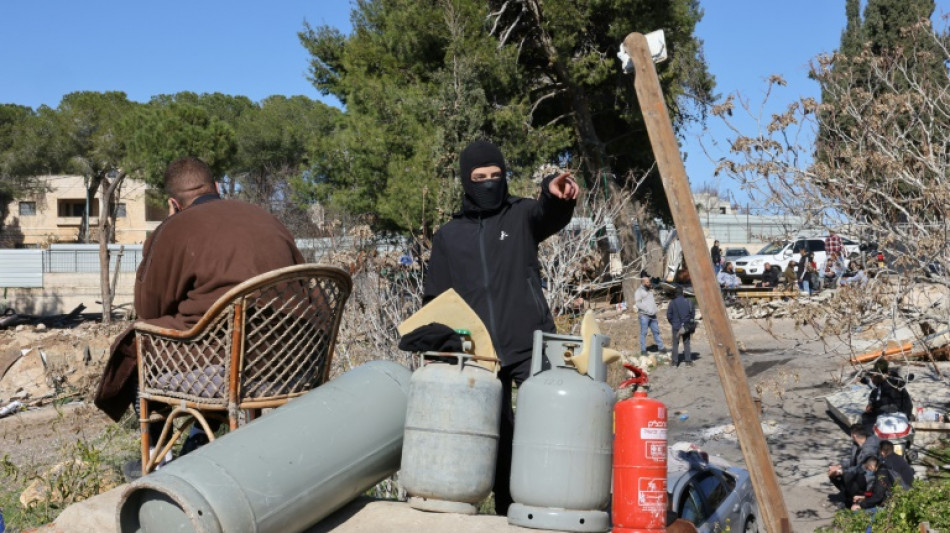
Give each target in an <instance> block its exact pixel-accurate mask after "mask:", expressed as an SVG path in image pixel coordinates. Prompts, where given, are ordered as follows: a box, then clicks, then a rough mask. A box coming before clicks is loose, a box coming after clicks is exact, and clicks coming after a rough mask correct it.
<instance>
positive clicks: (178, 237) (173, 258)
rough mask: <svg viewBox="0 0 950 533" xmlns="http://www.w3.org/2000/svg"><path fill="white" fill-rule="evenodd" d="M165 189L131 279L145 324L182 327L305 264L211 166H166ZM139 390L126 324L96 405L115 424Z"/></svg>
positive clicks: (183, 162)
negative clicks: (232, 292)
mask: <svg viewBox="0 0 950 533" xmlns="http://www.w3.org/2000/svg"><path fill="white" fill-rule="evenodd" d="M165 192H166V193H168V194H169V196H170V198H169V199H168V205H169V216H168V218H166V219H165V221H164V222H162V224H161V225H160V226H159V227H158V228H156V229H155V231H154V232H153V233H152V234H151V235H150V236H149V238H148V239H147V240H146V241H145V246H144V250H143V257H142V262H141V264H140V265H139V268H138V272H137V273H136V278H135V302H134V304H135V312H136V314H137V315H138V317H139V319H140V320H142V321H144V322H145V323H148V324H152V325H156V326H160V327H164V328H171V329H176V330H186V329H188V328H190V327H192V326H194V325H195V324H196V323H197V322H198V320H200V319H201V317H202V316H203V315H204V313H205V312H206V311H207V310H208V309H209V308H210V307H211V305H212V304H213V303H214V302H215V301H216V300H217V299H218V298H219V297H220V296H222V295H223V294H224V293H225V292H227V291H228V290H229V289H231V288H232V287H234V286H235V285H237V284H239V283H241V282H243V281H246V280H248V279H250V278H252V277H254V276H257V275H259V274H263V273H265V272H269V271H271V270H275V269H278V268H283V267H287V266H292V265H296V264H301V263H303V262H304V260H303V256H302V255H301V254H300V251H299V250H297V246H296V245H295V244H294V239H293V236H292V235H291V234H290V232H289V231H287V228H285V227H284V226H283V224H281V223H280V221H278V220H277V219H276V218H275V217H274V216H273V215H271V214H270V213H268V212H267V211H265V210H263V209H261V208H260V207H257V206H255V205H251V204H248V203H245V202H240V201H237V200H222V199H221V197H220V196H218V193H217V187H216V185H215V182H214V176H213V175H212V172H211V169H210V168H209V167H208V165H207V164H205V163H204V162H203V161H201V160H200V159H198V158H195V157H185V158H182V159H179V160H177V161H175V162H173V163H172V164H170V165H169V166H168V169H167V170H166V171H165ZM137 386H138V378H137V367H136V351H135V335H134V330H133V329H132V328H131V327H130V328H128V329H127V330H125V331H124V332H123V333H122V334H120V335H119V336H118V337H117V338H116V339H115V341H114V342H113V344H112V348H111V354H110V357H109V360H108V362H107V363H106V367H105V369H104V370H103V374H102V378H101V380H100V382H99V387H98V390H97V391H96V397H95V404H96V406H97V407H99V408H100V409H102V410H103V411H104V412H105V413H106V414H107V415H109V417H110V418H112V419H113V420H115V421H118V420H119V419H120V418H122V415H123V414H124V413H125V411H126V409H127V408H128V406H129V404H130V403H133V401H134V400H135V399H136V391H137ZM137 405H138V404H137V402H136V407H137ZM158 429H160V427H159V428H158ZM154 438H157V435H154ZM154 438H153V442H154Z"/></svg>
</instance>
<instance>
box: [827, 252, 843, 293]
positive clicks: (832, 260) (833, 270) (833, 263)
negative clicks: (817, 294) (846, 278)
mask: <svg viewBox="0 0 950 533" xmlns="http://www.w3.org/2000/svg"><path fill="white" fill-rule="evenodd" d="M844 269H845V266H844V258H843V257H842V256H841V255H839V254H838V253H837V252H831V253H830V254H829V255H828V259H827V260H826V261H825V264H824V265H823V266H822V268H821V276H822V278H823V280H822V286H823V287H828V288H829V289H834V288H835V287H837V286H838V280H840V279H841V273H842V272H844Z"/></svg>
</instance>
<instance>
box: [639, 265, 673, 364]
mask: <svg viewBox="0 0 950 533" xmlns="http://www.w3.org/2000/svg"><path fill="white" fill-rule="evenodd" d="M650 289H651V285H650V278H649V276H644V277H643V278H642V279H641V280H640V286H639V287H637V290H636V292H634V293H633V299H634V302H635V303H636V306H637V316H638V317H639V318H640V355H646V354H647V330H650V331H651V332H652V333H653V342H655V343H656V347H657V349H658V350H659V351H660V352H667V351H668V350H667V349H666V347H664V346H663V339H662V338H661V337H660V323H659V321H657V319H656V313H657V311H658V309H657V306H656V300H654V298H653V291H652V290H650Z"/></svg>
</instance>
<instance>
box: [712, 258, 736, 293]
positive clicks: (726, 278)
mask: <svg viewBox="0 0 950 533" xmlns="http://www.w3.org/2000/svg"><path fill="white" fill-rule="evenodd" d="M716 281H717V282H719V286H720V287H722V288H724V289H735V288H736V287H738V286H739V278H738V277H737V276H736V273H735V271H734V270H733V268H732V262H731V261H727V262H726V266H725V267H723V269H722V272H720V273H719V275H718V276H716Z"/></svg>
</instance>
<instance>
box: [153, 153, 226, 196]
mask: <svg viewBox="0 0 950 533" xmlns="http://www.w3.org/2000/svg"><path fill="white" fill-rule="evenodd" d="M214 188H215V187H214V174H213V173H212V172H211V167H209V166H208V164H207V163H205V162H204V161H202V160H200V159H198V158H197V157H192V156H188V157H182V158H181V159H176V160H175V161H173V162H172V163H171V164H170V165H168V168H167V169H165V192H166V193H168V194H169V196H171V197H172V198H174V199H175V200H177V201H178V202H180V203H186V201H187V200H190V199H192V198H194V197H196V196H198V195H199V194H202V193H204V192H206V191H208V190H211V191H213V190H214Z"/></svg>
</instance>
